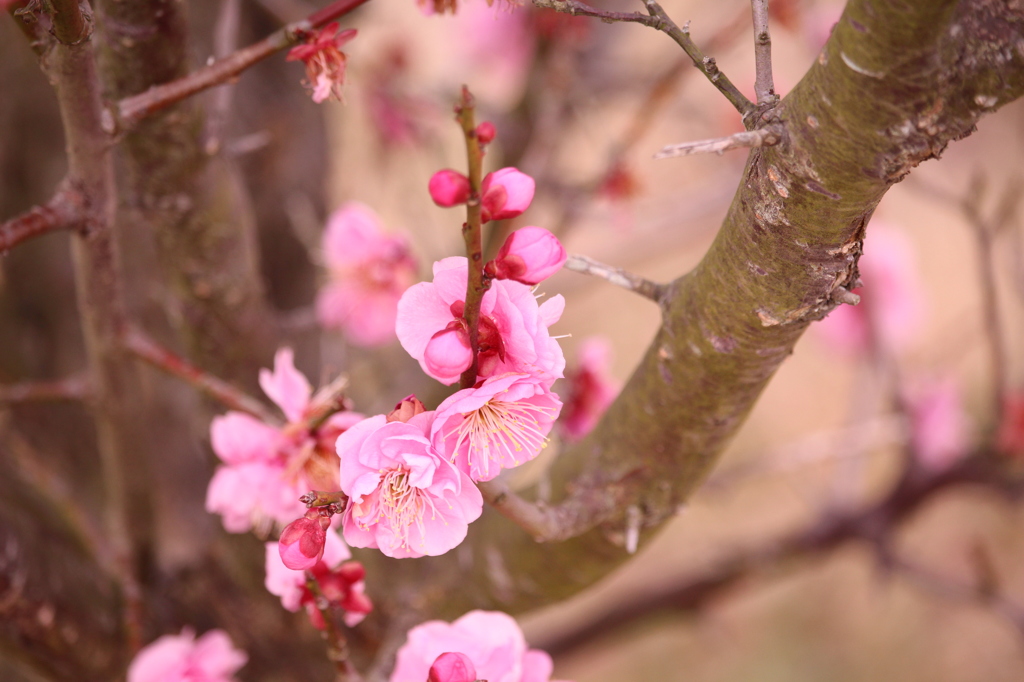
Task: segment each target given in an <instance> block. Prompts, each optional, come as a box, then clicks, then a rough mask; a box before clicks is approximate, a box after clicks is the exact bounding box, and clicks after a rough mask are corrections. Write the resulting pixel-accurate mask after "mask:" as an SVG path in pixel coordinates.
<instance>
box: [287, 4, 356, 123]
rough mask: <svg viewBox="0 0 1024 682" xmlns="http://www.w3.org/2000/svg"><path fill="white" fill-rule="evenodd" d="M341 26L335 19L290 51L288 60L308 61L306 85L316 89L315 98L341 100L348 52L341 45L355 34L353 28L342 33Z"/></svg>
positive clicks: (306, 62)
mask: <svg viewBox="0 0 1024 682" xmlns="http://www.w3.org/2000/svg"><path fill="white" fill-rule="evenodd" d="M340 28H341V26H340V25H339V24H338V22H336V21H332V22H331V23H329V24H327V25H326V26H324V27H323V28H321V29H320V30H318V31H315V32H312V33H310V34H309V35H308V36H307V37H306V42H305V43H304V44H302V45H297V46H295V47H293V48H292V49H291V50H289V51H288V56H287V57H286V61H290V62H297V61H301V62H303V63H304V64H305V65H306V83H305V85H306V87H308V88H309V89H310V90H312V92H313V101H314V102H317V103H318V104H319V103H320V102H323V101H324V100H326V99H328V98H333V99H336V100H338V101H339V102H340V101H342V99H343V97H342V86H344V85H345V61H346V57H345V53H344V52H342V51H341V48H342V46H343V45H344V44H345V43H347V42H348V41H350V40H352V39H353V38H355V37H356V30H355V29H354V28H350V29H346V30H344V31H341V32H340V33H339V31H338V30H339V29H340Z"/></svg>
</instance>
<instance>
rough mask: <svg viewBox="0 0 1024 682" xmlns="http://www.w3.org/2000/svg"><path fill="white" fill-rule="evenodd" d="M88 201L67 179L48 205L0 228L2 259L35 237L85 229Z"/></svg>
mask: <svg viewBox="0 0 1024 682" xmlns="http://www.w3.org/2000/svg"><path fill="white" fill-rule="evenodd" d="M85 201H86V198H85V195H84V194H83V193H82V192H81V191H80V190H79V189H78V188H76V187H75V186H74V184H73V183H71V182H69V181H68V180H66V179H65V180H64V181H63V182H62V183H61V184H60V186H59V187H58V189H57V192H56V194H54V195H53V197H52V198H51V199H50V200H49V201H48V202H46V203H45V204H43V205H42V206H36V207H34V208H31V209H29V210H28V211H26V212H25V213H22V214H21V215H18V216H15V217H14V218H11V219H10V220H8V221H6V222H4V223H3V224H0V255H3V254H5V253H7V252H8V251H10V250H11V249H12V248H14V247H15V246H17V245H18V244H20V243H21V242H23V241H26V240H28V239H31V238H33V237H38V236H40V235H44V234H48V233H50V232H55V231H57V230H82V229H84V228H85V227H86V224H85V219H86V212H85V210H84V209H85Z"/></svg>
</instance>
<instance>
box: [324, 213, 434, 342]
mask: <svg viewBox="0 0 1024 682" xmlns="http://www.w3.org/2000/svg"><path fill="white" fill-rule="evenodd" d="M323 253H324V260H325V262H326V265H327V269H328V271H329V272H330V280H329V282H328V283H327V285H326V286H324V288H323V289H321V290H320V293H319V294H318V296H317V299H316V311H317V319H318V320H319V321H320V324H322V325H323V326H324V327H327V328H329V329H340V330H342V331H343V332H344V333H345V336H346V338H348V339H349V341H351V342H352V343H354V344H356V345H358V346H378V345H381V344H384V343H388V342H390V341H392V340H393V339H394V338H395V310H396V307H397V305H398V299H399V297H401V295H402V292H403V291H405V290H406V289H407V288H408V287H409V285H410V284H412V283H413V282H414V281H415V280H416V261H415V260H414V259H413V257H412V255H411V253H410V251H409V245H408V242H407V241H406V239H405V237H404V236H401V235H388V234H386V233H385V232H384V230H383V228H382V227H381V224H380V220H379V219H378V218H377V215H376V214H375V213H374V212H373V210H372V209H370V208H369V207H368V206H365V205H363V204H360V203H356V202H349V203H347V204H345V205H344V206H342V207H341V208H340V209H338V210H337V211H335V212H334V213H332V214H331V217H330V219H329V220H328V221H327V230H326V231H325V232H324V237H323Z"/></svg>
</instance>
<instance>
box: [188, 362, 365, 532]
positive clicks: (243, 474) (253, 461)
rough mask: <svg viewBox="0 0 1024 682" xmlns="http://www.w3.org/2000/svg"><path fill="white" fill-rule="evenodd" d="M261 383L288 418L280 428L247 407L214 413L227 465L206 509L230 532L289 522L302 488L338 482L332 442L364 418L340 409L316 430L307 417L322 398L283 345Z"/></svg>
mask: <svg viewBox="0 0 1024 682" xmlns="http://www.w3.org/2000/svg"><path fill="white" fill-rule="evenodd" d="M260 386H261V387H262V388H263V391H264V392H265V393H266V394H267V396H268V397H270V399H271V400H273V401H274V402H275V403H276V404H277V405H278V407H280V408H281V411H282V412H284V414H285V416H286V417H287V419H288V424H287V425H285V426H284V427H283V428H277V427H275V426H270V425H268V424H264V423H263V422H261V421H259V420H258V419H256V418H254V417H252V416H250V415H247V414H243V413H241V412H228V413H227V414H225V415H222V416H219V417H214V419H213V422H212V423H211V424H210V441H211V444H212V446H213V451H214V452H215V453H216V454H217V456H218V457H219V458H220V460H221V462H222V464H221V466H219V467H218V468H217V471H216V472H215V473H214V475H213V479H212V480H211V481H210V486H209V488H208V489H207V491H206V509H207V511H210V512H213V513H216V514H220V515H221V517H222V519H223V522H224V528H225V529H227V530H228V531H229V532H232V533H243V532H245V531H248V530H249V529H250V528H252V527H253V525H256V526H262V525H265V523H267V522H274V521H276V522H278V523H281V524H285V523H288V522H289V521H291V520H292V519H295V518H296V517H299V516H302V514H303V513H304V512H305V506H304V505H303V504H302V503H301V502H299V496H300V495H302V493H303V492H305V491H307V490H310V489H318V490H333V489H336V488H337V486H338V479H337V475H338V460H337V455H335V453H334V441H335V440H337V438H338V436H339V435H340V434H341V432H342V431H344V430H345V429H347V428H348V427H349V426H351V425H352V424H354V423H356V422H357V421H359V420H361V419H362V415H360V414H357V413H354V412H339V413H337V414H333V415H331V416H330V417H329V418H328V419H327V420H326V421H324V422H323V423H322V424H321V425H320V426H319V427H317V428H316V429H315V430H310V428H309V426H308V425H307V424H306V423H305V421H304V420H305V418H306V415H307V414H309V413H310V412H311V411H312V410H314V409H315V408H317V400H318V398H317V397H315V396H311V394H312V388H311V387H310V385H309V382H308V381H307V380H306V377H304V376H303V375H302V374H301V373H300V372H299V371H298V370H296V369H295V364H294V359H293V355H292V351H291V349H289V348H282V349H281V350H279V351H278V352H277V355H276V357H275V358H274V371H273V372H269V371H267V370H263V371H261V372H260Z"/></svg>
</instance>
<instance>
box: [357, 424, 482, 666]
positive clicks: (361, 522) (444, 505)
mask: <svg viewBox="0 0 1024 682" xmlns="http://www.w3.org/2000/svg"><path fill="white" fill-rule="evenodd" d="M433 420H434V413H433V412H422V413H420V414H417V415H415V416H413V417H412V418H410V419H409V421H407V422H401V421H391V422H388V421H387V417H385V416H384V415H382V414H381V415H377V416H376V417H370V418H368V419H365V420H363V421H361V422H360V423H358V424H356V425H355V426H353V427H352V428H351V429H349V430H348V431H346V432H345V433H343V434H342V435H341V437H340V438H338V455H339V457H340V458H341V489H342V491H344V493H345V494H346V495H348V496H349V504H348V507H347V508H346V510H345V514H344V516H343V520H342V528H343V530H344V535H345V541H346V542H348V544H349V545H350V546H352V547H378V548H380V551H381V552H383V553H384V554H386V555H387V556H390V557H394V558H398V559H401V558H405V557H419V556H424V555H428V556H436V555H439V554H444V553H445V552H447V551H448V550H450V549H452V548H453V547H455V546H456V545H458V544H459V543H460V542H462V540H463V539H464V538H465V537H466V530H467V528H468V526H469V524H470V523H471V522H472V521H475V520H476V519H477V518H478V517H479V516H480V512H481V510H482V507H483V498H482V497H481V496H480V491H479V490H477V488H476V486H475V485H473V482H472V481H471V480H470V479H469V477H468V476H466V474H464V473H462V472H461V471H459V470H458V469H456V468H455V466H454V465H453V464H452V463H451V462H449V461H448V460H446V459H445V458H443V457H441V455H439V454H438V453H437V451H436V450H434V448H433V446H432V445H431V443H430V438H429V432H430V426H431V424H432V423H433ZM428 667H429V664H428ZM426 672H427V671H426V669H424V671H423V677H424V679H425V678H426Z"/></svg>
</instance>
